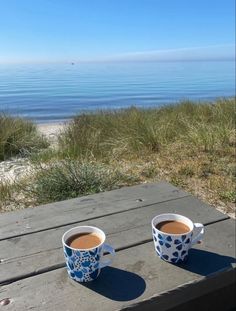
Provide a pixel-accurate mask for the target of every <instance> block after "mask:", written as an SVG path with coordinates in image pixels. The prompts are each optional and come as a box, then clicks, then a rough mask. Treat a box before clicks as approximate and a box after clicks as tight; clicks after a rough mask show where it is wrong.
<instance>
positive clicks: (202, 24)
mask: <svg viewBox="0 0 236 311" xmlns="http://www.w3.org/2000/svg"><path fill="white" fill-rule="evenodd" d="M234 6H235V1H234V0H225V1H224V0H35V1H34V0H0V62H34V61H36V62H38V61H39V62H41V61H46V62H47V61H49V62H50V61H62V62H64V61H66V62H67V61H69V62H70V61H79V60H81V61H86V60H89V61H91V60H116V59H118V60H119V59H122V60H126V59H127V60H133V59H134V60H139V59H140V60H151V59H160V60H176V59H177V60H179V59H181V60H185V59H186V60H188V59H196V60H198V59H232V58H234V44H235V30H234V27H235V17H234V12H235V7H234Z"/></svg>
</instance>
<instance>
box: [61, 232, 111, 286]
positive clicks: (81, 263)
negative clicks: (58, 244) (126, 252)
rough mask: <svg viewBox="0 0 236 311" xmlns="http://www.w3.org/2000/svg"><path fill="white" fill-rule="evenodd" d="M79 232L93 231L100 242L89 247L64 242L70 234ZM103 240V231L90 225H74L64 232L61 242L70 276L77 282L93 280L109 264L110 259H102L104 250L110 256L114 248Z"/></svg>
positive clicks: (104, 238) (104, 236) (104, 237)
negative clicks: (79, 246) (80, 247)
mask: <svg viewBox="0 0 236 311" xmlns="http://www.w3.org/2000/svg"><path fill="white" fill-rule="evenodd" d="M79 233H95V234H96V235H97V236H99V238H100V240H101V243H100V244H99V245H97V246H96V247H94V248H90V249H75V248H72V247H70V246H69V245H67V244H66V241H68V239H69V238H70V237H71V236H73V235H77V234H79ZM105 240H106V235H105V233H104V232H103V231H102V230H101V229H99V228H96V227H92V226H80V227H75V228H72V229H70V230H68V231H67V232H65V233H64V235H63V236H62V244H63V250H64V255H65V260H66V267H67V272H68V274H69V277H70V278H72V279H73V280H75V281H77V282H89V281H93V280H95V279H96V278H97V277H98V276H99V274H100V272H101V269H102V268H104V267H106V266H109V265H110V264H111V260H110V259H108V260H106V261H102V256H103V253H104V252H108V253H110V254H111V255H112V256H114V255H115V250H114V249H113V248H112V247H111V246H110V245H108V244H105Z"/></svg>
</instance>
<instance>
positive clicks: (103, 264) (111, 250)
mask: <svg viewBox="0 0 236 311" xmlns="http://www.w3.org/2000/svg"><path fill="white" fill-rule="evenodd" d="M102 251H103V253H105V252H108V253H110V254H111V255H112V257H114V256H115V250H114V248H113V247H112V246H111V245H109V244H104V245H103V250H102ZM111 262H112V259H107V260H104V261H102V262H100V264H99V268H100V269H102V268H104V267H107V266H109V265H110V264H111Z"/></svg>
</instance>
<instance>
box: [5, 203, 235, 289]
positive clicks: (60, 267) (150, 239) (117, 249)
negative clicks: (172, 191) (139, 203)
mask: <svg viewBox="0 0 236 311" xmlns="http://www.w3.org/2000/svg"><path fill="white" fill-rule="evenodd" d="M151 205H152V204H151ZM228 219H230V217H229V216H226V217H225V218H224V219H219V220H216V221H210V222H208V223H205V224H204V226H209V225H212V224H215V223H218V222H222V221H226V220H228ZM151 241H152V238H149V239H145V240H142V241H139V242H137V243H132V244H130V245H126V246H123V247H118V248H116V249H115V251H116V252H117V253H118V252H120V251H123V250H126V249H129V248H132V247H136V246H139V245H142V244H146V243H150V242H151ZM58 249H60V247H58ZM104 255H108V253H106V252H105V253H104ZM65 266H66V264H65V262H62V263H58V264H56V265H52V266H48V267H46V268H43V269H38V270H36V271H34V272H31V273H26V274H24V275H22V276H17V277H15V278H14V277H13V278H9V279H6V280H3V281H1V282H0V287H1V286H5V285H10V284H12V283H14V282H17V281H20V280H24V279H27V278H30V277H34V276H37V275H40V274H43V273H47V272H51V271H54V270H58V269H62V268H64V267H65Z"/></svg>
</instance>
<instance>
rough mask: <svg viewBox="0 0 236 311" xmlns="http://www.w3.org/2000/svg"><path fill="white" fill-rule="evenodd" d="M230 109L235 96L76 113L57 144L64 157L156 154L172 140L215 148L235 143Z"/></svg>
mask: <svg viewBox="0 0 236 311" xmlns="http://www.w3.org/2000/svg"><path fill="white" fill-rule="evenodd" d="M234 108H235V107H234V99H225V100H219V101H217V102H216V103H214V104H211V103H205V104H196V103H193V102H190V101H186V102H183V103H181V104H179V105H173V106H168V107H164V108H161V109H137V108H135V107H131V108H130V109H127V110H123V111H122V110H121V111H108V112H107V111H106V112H97V113H95V114H86V115H81V116H76V117H75V118H74V119H73V120H72V121H71V123H70V124H69V125H68V126H67V128H66V129H65V131H64V132H63V133H62V134H61V135H60V137H59V149H60V151H61V152H62V154H63V155H64V156H70V157H74V158H78V157H79V158H80V157H83V158H84V157H85V158H90V157H92V158H96V159H101V158H102V159H104V158H109V159H110V158H111V157H116V158H118V157H120V156H126V155H132V156H133V155H140V154H142V153H147V152H151V153H156V152H160V150H161V149H163V148H164V147H166V146H168V145H169V146H170V145H171V144H174V143H177V142H178V143H184V144H185V145H188V146H190V147H191V148H192V149H198V150H203V151H205V152H216V151H217V150H222V149H224V148H228V147H231V145H232V144H234V143H235V142H234V134H235V127H234V124H235V113H234Z"/></svg>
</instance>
